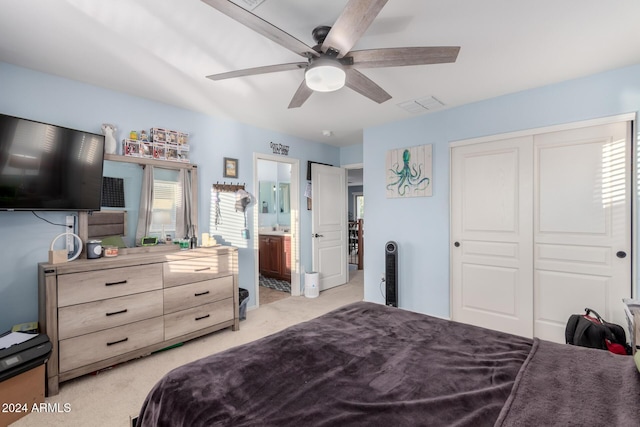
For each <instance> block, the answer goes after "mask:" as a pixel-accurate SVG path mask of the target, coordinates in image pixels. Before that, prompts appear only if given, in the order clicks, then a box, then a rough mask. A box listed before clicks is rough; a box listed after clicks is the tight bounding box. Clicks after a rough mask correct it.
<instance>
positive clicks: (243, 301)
mask: <svg viewBox="0 0 640 427" xmlns="http://www.w3.org/2000/svg"><path fill="white" fill-rule="evenodd" d="M238 301H239V302H240V313H239V316H240V320H245V319H246V318H247V304H248V303H249V291H248V290H246V289H244V288H238Z"/></svg>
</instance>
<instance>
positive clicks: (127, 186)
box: [102, 155, 197, 248]
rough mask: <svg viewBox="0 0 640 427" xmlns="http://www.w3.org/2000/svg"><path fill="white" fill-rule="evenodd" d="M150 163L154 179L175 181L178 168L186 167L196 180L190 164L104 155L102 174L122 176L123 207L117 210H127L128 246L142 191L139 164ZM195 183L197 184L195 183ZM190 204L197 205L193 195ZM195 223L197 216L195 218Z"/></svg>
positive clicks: (131, 239) (133, 236)
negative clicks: (152, 167)
mask: <svg viewBox="0 0 640 427" xmlns="http://www.w3.org/2000/svg"><path fill="white" fill-rule="evenodd" d="M146 164H150V165H153V166H154V167H155V169H154V170H155V173H154V176H155V179H160V180H166V181H175V180H177V173H178V170H180V169H182V168H186V169H188V170H190V171H191V174H192V181H193V182H197V175H195V174H196V169H195V168H194V167H193V166H194V165H191V164H181V163H178V162H168V161H161V160H154V159H145V158H133V157H125V156H117V155H105V161H104V169H103V176H105V177H113V178H122V179H123V181H124V185H123V188H124V199H125V206H124V208H118V209H117V210H125V211H127V218H128V221H127V230H126V235H125V236H124V238H123V240H124V241H125V243H126V244H127V246H128V247H130V248H132V247H135V246H136V245H135V236H136V229H137V225H138V215H139V210H140V195H141V192H142V173H143V168H142V167H141V166H143V165H146ZM196 185H197V184H196ZM192 204H193V205H195V206H197V198H196V196H194V197H193V200H192ZM102 210H110V208H104V207H103V208H102ZM195 220H196V221H195V222H196V223H197V217H196V218H195Z"/></svg>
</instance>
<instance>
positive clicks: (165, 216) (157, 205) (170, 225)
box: [149, 179, 180, 239]
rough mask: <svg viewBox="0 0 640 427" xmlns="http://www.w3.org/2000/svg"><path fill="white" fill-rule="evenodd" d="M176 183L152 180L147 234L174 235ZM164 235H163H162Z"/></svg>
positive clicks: (177, 196) (177, 194)
mask: <svg viewBox="0 0 640 427" xmlns="http://www.w3.org/2000/svg"><path fill="white" fill-rule="evenodd" d="M179 196H180V191H179V188H178V183H177V182H175V181H163V180H159V179H154V180H153V202H152V205H151V226H150V227H149V233H150V234H154V235H156V234H157V235H159V236H161V238H162V239H164V237H165V236H166V235H167V234H172V235H175V232H176V208H177V206H178V203H179V200H180V197H179ZM163 233H164V235H163Z"/></svg>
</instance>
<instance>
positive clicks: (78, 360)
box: [60, 317, 163, 372]
mask: <svg viewBox="0 0 640 427" xmlns="http://www.w3.org/2000/svg"><path fill="white" fill-rule="evenodd" d="M162 341H163V321H162V317H155V318H153V319H148V320H143V321H141V322H136V323H131V324H129V325H124V326H118V327H116V328H111V329H106V330H104V331H100V332H94V333H92V334H88V335H82V336H79V337H75V338H69V339H66V340H62V341H60V372H66V371H70V370H72V369H75V368H79V367H81V366H85V365H89V364H91V363H94V362H98V361H100V360H104V359H108V358H110V357H115V356H118V355H120V354H124V353H128V352H130V351H134V350H138V349H140V348H143V347H146V346H148V345H152V344H156V343H159V342H162Z"/></svg>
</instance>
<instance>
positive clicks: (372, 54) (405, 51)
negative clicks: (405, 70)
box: [348, 46, 460, 68]
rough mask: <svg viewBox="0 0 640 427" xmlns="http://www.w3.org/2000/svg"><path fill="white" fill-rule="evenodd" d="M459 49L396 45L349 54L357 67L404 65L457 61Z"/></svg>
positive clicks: (456, 47)
mask: <svg viewBox="0 0 640 427" xmlns="http://www.w3.org/2000/svg"><path fill="white" fill-rule="evenodd" d="M459 51H460V46H435V47H395V48H387V49H369V50H356V51H353V52H350V53H349V55H348V56H349V57H352V58H353V66H354V67H356V68H378V67H402V66H405V65H425V64H444V63H449V62H456V59H457V58H458V52H459Z"/></svg>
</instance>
